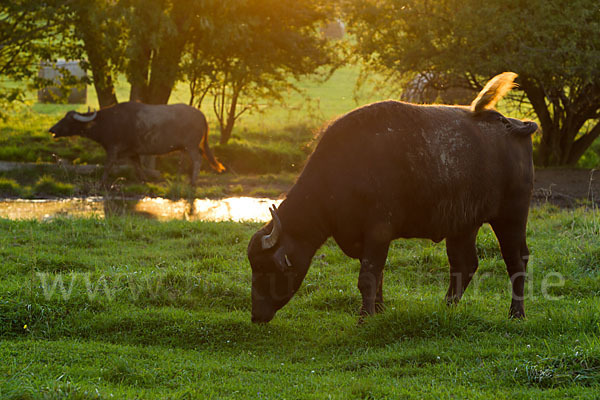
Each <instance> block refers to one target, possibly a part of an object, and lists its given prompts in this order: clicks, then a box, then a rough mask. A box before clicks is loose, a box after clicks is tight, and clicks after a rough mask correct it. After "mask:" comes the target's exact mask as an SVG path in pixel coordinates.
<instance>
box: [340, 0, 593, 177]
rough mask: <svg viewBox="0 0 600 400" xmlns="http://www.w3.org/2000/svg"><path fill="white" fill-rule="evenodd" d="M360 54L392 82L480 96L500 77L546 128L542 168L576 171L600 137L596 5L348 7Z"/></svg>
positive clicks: (448, 2)
mask: <svg viewBox="0 0 600 400" xmlns="http://www.w3.org/2000/svg"><path fill="white" fill-rule="evenodd" d="M345 6H346V11H347V16H348V20H349V22H350V30H351V32H353V33H354V34H355V37H356V45H355V50H356V52H357V53H358V54H359V55H360V56H361V57H362V58H363V59H364V60H365V62H366V64H367V65H368V67H369V68H370V69H371V70H377V71H380V72H383V73H384V74H385V75H386V76H387V77H389V78H391V79H395V78H398V79H404V80H406V79H407V78H408V77H410V76H414V75H415V74H422V75H423V76H435V77H436V79H437V81H436V84H437V86H445V87H450V86H457V85H464V86H469V87H472V88H474V89H480V88H481V85H482V84H483V83H484V82H485V81H487V79H488V78H489V77H491V76H493V75H495V74H497V73H499V72H503V71H514V72H516V73H518V74H519V75H520V79H519V80H518V83H519V85H520V86H519V89H521V90H522V92H523V94H524V98H525V100H526V101H527V102H528V104H530V105H531V107H532V108H533V110H534V111H535V114H536V115H537V118H538V119H539V121H540V125H541V140H540V143H539V144H538V146H537V154H536V162H537V163H539V164H541V165H543V166H549V165H574V164H576V163H577V161H578V160H579V158H580V157H581V156H582V155H583V154H584V152H585V151H586V149H587V148H588V147H589V146H590V145H591V144H592V143H593V141H594V140H595V139H596V138H598V136H600V50H599V49H600V7H598V3H597V1H596V0H574V1H571V2H569V3H568V4H566V3H565V2H564V1H561V0H517V1H513V0H489V1H486V2H480V1H478V0H436V1H428V0H367V1H365V0H347V1H346V4H345Z"/></svg>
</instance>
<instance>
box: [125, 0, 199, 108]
mask: <svg viewBox="0 0 600 400" xmlns="http://www.w3.org/2000/svg"><path fill="white" fill-rule="evenodd" d="M205 3H211V1H210V0H206V1H193V0H187V1H186V0H124V1H123V6H126V7H125V15H126V21H127V26H128V27H129V28H128V40H127V44H126V58H127V62H126V67H125V72H126V74H127V78H128V80H129V83H130V84H131V92H130V100H139V101H142V102H144V103H148V104H166V103H167V102H168V101H169V97H170V95H171V91H172V89H173V87H174V85H175V82H176V81H177V79H178V78H180V76H181V74H180V71H181V68H180V61H181V57H182V55H183V49H184V47H185V45H186V43H187V41H188V40H189V32H190V31H191V29H192V26H191V24H192V23H193V22H194V20H195V17H196V16H198V15H199V13H201V12H202V11H203V8H204V7H205Z"/></svg>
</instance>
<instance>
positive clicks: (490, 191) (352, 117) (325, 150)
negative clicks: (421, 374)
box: [248, 72, 538, 322]
mask: <svg viewBox="0 0 600 400" xmlns="http://www.w3.org/2000/svg"><path fill="white" fill-rule="evenodd" d="M515 77H516V74H514V73H509V72H506V73H503V74H501V75H498V76H497V77H495V78H494V79H492V80H491V81H490V82H489V83H488V84H487V85H486V87H485V88H484V89H483V91H482V92H481V93H480V94H479V95H478V96H477V98H476V99H475V100H474V101H473V103H472V105H471V106H470V107H464V106H446V105H431V106H429V105H414V104H409V103H404V102H399V101H383V102H378V103H374V104H370V105H367V106H364V107H360V108H358V109H356V110H353V111H351V112H349V113H348V114H346V115H344V116H342V117H340V118H339V119H337V120H336V121H334V122H333V123H331V124H330V125H329V126H328V127H327V128H326V129H325V130H324V132H323V134H322V137H321V139H320V142H319V144H318V146H317V148H316V149H315V151H314V153H313V154H312V155H311V157H310V159H309V160H308V163H307V164H306V167H305V168H304V170H303V172H302V174H301V175H300V177H299V178H298V180H297V182H296V184H295V185H294V186H293V187H292V188H291V189H290V191H289V193H288V194H287V197H286V199H285V200H284V201H283V202H282V203H281V205H280V206H279V208H278V209H275V208H274V207H273V208H272V209H271V214H272V221H271V222H269V223H268V224H267V225H265V226H264V227H263V228H262V229H260V230H259V231H258V232H256V233H255V234H254V236H253V237H252V239H251V240H250V243H249V245H248V258H249V260H250V264H251V266H252V321H254V322H268V321H270V320H271V319H272V318H273V316H274V315H275V313H276V312H277V310H279V309H280V308H281V307H283V306H284V305H285V304H286V303H287V302H288V301H289V300H290V299H291V298H292V296H293V295H294V293H296V291H297V290H298V288H299V287H300V285H301V283H302V280H303V279H304V277H305V275H306V273H307V271H308V268H309V266H310V263H311V259H312V257H313V255H314V254H315V252H316V251H317V249H318V248H319V247H320V246H321V245H322V244H323V243H324V242H325V240H326V239H327V238H328V237H330V236H333V238H334V239H335V241H336V242H337V244H338V245H339V246H340V248H341V249H342V251H343V252H344V253H345V254H346V255H348V256H349V257H352V258H356V259H359V260H360V273H359V276H358V289H359V290H360V293H361V295H362V308H361V315H370V314H373V313H375V312H377V311H380V310H381V309H382V305H383V296H382V282H383V266H384V264H385V261H386V258H387V254H388V249H389V245H390V242H391V241H392V240H393V239H396V238H428V239H431V240H433V241H435V242H438V241H441V240H442V239H444V238H445V239H446V249H447V254H448V259H449V262H450V288H449V289H448V292H447V294H446V301H447V302H448V303H449V304H451V303H456V302H458V301H459V299H460V298H461V296H462V294H463V292H464V291H465V289H466V287H467V285H468V284H469V281H470V280H471V278H472V277H473V274H474V273H475V271H476V270H477V265H478V261H477V251H476V247H475V240H476V236H477V231H478V230H479V228H480V227H481V225H482V224H483V223H485V222H488V223H490V224H491V226H492V228H493V230H494V232H495V234H496V237H497V238H498V241H499V243H500V248H501V251H502V256H503V258H504V261H505V263H506V267H507V270H508V274H509V276H510V279H511V281H512V302H511V305H510V315H511V316H512V317H523V316H524V315H525V314H524V310H523V289H524V288H523V286H524V280H525V268H526V264H527V260H528V257H529V251H528V249H527V244H526V240H525V239H526V238H525V229H526V224H527V214H528V208H529V201H530V197H531V191H532V186H533V164H532V142H531V135H532V134H533V133H534V132H535V131H536V130H537V128H538V127H537V125H536V124H535V123H534V122H531V121H520V120H517V119H513V118H507V117H505V116H503V115H502V114H500V113H499V112H498V111H496V110H494V109H493V108H494V106H495V104H496V102H497V101H498V100H499V99H500V98H501V97H502V96H504V94H506V92H508V91H509V90H510V89H511V88H512V87H513V80H514V78H515ZM361 318H362V317H361Z"/></svg>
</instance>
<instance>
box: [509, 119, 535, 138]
mask: <svg viewBox="0 0 600 400" xmlns="http://www.w3.org/2000/svg"><path fill="white" fill-rule="evenodd" d="M537 130H538V125H537V124H536V123H535V122H533V121H523V123H522V124H519V125H516V124H514V123H513V124H512V127H511V133H515V134H517V135H522V136H528V135H533V134H534V133H535V132H536V131H537Z"/></svg>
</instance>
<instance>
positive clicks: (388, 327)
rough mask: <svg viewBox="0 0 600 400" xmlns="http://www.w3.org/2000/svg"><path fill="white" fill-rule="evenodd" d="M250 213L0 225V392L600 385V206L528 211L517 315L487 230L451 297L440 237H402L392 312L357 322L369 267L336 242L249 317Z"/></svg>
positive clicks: (540, 391)
mask: <svg viewBox="0 0 600 400" xmlns="http://www.w3.org/2000/svg"><path fill="white" fill-rule="evenodd" d="M257 228H258V225H257V224H256V223H231V222H223V223H211V222H185V221H171V222H157V221H154V220H149V219H143V218H141V217H115V218H108V219H106V220H103V219H96V218H90V219H70V218H58V219H53V220H50V221H46V222H38V221H8V220H1V221H0V244H1V245H0V252H1V253H2V269H1V270H0V338H1V341H0V360H2V362H0V376H2V378H1V379H0V398H3V399H58V398H72V399H109V398H144V399H152V398H156V399H163V398H169V399H188V398H240V399H242V398H269V399H275V398H280V399H307V398H314V399H323V398H333V399H350V398H362V399H385V398H389V399H392V398H453V399H463V398H464V399H467V398H468V399H477V398H480V399H489V398H497V399H504V398H506V399H508V398H511V399H514V398H542V397H543V398H557V399H558V398H567V397H568V398H590V399H592V398H597V396H598V390H600V297H599V294H600V241H598V235H599V234H600V214H599V213H598V211H597V210H596V211H591V210H584V209H577V210H563V211H560V210H557V209H555V208H553V207H551V206H544V207H541V208H533V209H532V216H531V219H530V223H529V228H528V237H529V244H530V248H531V251H532V260H531V261H530V266H529V277H528V282H527V285H526V300H525V304H526V312H527V318H526V319H525V320H510V319H508V318H507V316H508V305H509V298H510V291H509V279H508V276H507V274H506V270H505V267H504V264H503V262H502V259H501V255H500V252H499V249H498V246H497V243H496V240H495V238H494V236H493V233H492V232H491V229H489V227H487V226H484V227H483V229H482V231H481V232H480V234H479V238H478V252H479V256H480V260H481V263H480V267H479V271H478V272H477V275H476V277H475V279H474V281H473V282H472V283H471V286H470V287H469V289H468V290H467V293H466V295H465V297H464V298H463V301H462V302H461V303H460V304H459V305H458V306H456V307H451V308H449V307H447V306H446V305H445V304H444V302H443V295H444V293H445V289H446V288H447V279H448V265H447V261H446V256H445V245H444V243H439V244H433V243H431V242H429V241H424V240H401V241H395V242H394V243H393V247H392V249H391V251H390V256H389V258H388V261H387V264H386V276H385V286H384V296H385V299H386V310H385V311H384V312H383V313H382V314H380V315H377V316H375V317H372V318H369V319H368V320H367V321H366V322H365V323H364V324H362V325H358V324H357V321H358V309H359V306H360V295H359V292H358V290H357V289H356V280H357V277H358V268H359V263H358V262H357V261H355V260H351V259H348V258H347V257H345V256H344V255H343V254H342V253H341V251H340V250H339V249H338V248H337V246H336V245H335V244H334V242H333V241H331V240H330V241H328V242H327V243H326V244H325V245H324V246H323V248H322V249H321V250H320V251H319V252H318V253H317V255H316V256H315V258H314V260H313V263H312V267H311V270H310V271H309V273H308V276H307V278H306V280H305V281H304V284H303V285H302V287H301V290H300V291H299V292H298V293H297V295H296V296H295V297H294V298H293V299H292V301H291V302H290V304H288V305H287V306H286V307H284V308H283V309H282V310H280V311H279V312H278V314H277V315H276V317H275V319H274V320H273V321H272V322H271V323H269V324H266V325H256V324H252V323H251V322H250V281H251V273H250V267H249V264H248V261H247V258H246V245H247V242H248V239H249V237H250V236H251V234H252V233H253V232H254V231H255V230H256V229H257Z"/></svg>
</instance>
